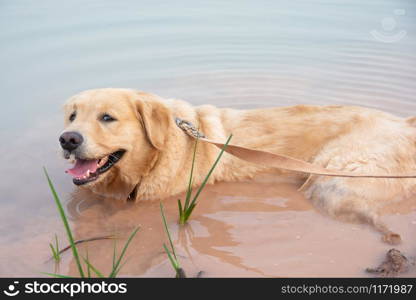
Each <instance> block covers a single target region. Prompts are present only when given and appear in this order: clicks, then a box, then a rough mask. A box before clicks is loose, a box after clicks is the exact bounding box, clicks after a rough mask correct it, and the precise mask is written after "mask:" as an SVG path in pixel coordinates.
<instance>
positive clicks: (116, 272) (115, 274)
mask: <svg viewBox="0 0 416 300" xmlns="http://www.w3.org/2000/svg"><path fill="white" fill-rule="evenodd" d="M126 263H127V260H126V261H125V262H123V263H122V264H121V265H120V266H119V267H118V268H117V269H115V271H114V274H113V275H114V277H117V274H118V272H120V270H121V269H122V268H123V267H124V265H125V264H126Z"/></svg>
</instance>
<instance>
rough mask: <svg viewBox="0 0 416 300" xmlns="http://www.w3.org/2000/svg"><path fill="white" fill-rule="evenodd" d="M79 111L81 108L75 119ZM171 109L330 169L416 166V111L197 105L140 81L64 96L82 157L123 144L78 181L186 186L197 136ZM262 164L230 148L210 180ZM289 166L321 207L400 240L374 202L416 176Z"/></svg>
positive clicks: (98, 185)
mask: <svg viewBox="0 0 416 300" xmlns="http://www.w3.org/2000/svg"><path fill="white" fill-rule="evenodd" d="M73 111H76V112H77V117H76V119H75V120H74V121H73V122H70V121H69V120H68V119H69V115H70V114H71V113H72V112H73ZM102 113H110V114H111V115H113V116H115V117H116V118H117V121H116V122H112V123H110V124H102V123H101V122H100V121H99V120H98V116H99V114H102ZM174 117H179V118H182V119H185V120H188V121H190V122H192V123H194V124H195V125H196V126H198V127H199V129H200V131H201V132H203V133H204V134H205V135H206V136H208V137H209V138H212V139H215V140H223V141H225V140H226V138H227V137H228V136H229V135H230V134H231V133H232V134H233V140H232V142H233V143H234V144H237V145H241V146H246V147H250V148H255V149H261V150H267V151H271V152H275V153H279V154H285V155H290V156H292V157H295V158H299V159H302V160H305V161H309V162H312V163H315V164H318V165H322V166H325V167H328V168H330V169H339V170H348V171H356V172H362V173H370V172H375V173H378V172H384V173H389V172H392V173H404V172H410V171H411V170H413V169H414V166H415V165H416V161H415V159H416V145H415V142H416V129H415V127H416V118H409V119H407V120H406V119H402V118H399V117H395V116H393V115H391V114H388V113H384V112H381V111H377V110H373V109H368V108H362V107H351V106H306V105H299V106H292V107H278V108H268V109H253V110H235V109H226V108H224V109H220V108H217V107H214V106H211V105H202V106H198V107H194V106H192V105H190V104H189V103H187V102H184V101H181V100H176V99H163V98H161V97H158V96H156V95H152V94H148V93H144V92H139V91H135V90H129V89H99V90H89V91H85V92H82V93H80V94H78V95H76V96H74V97H72V98H71V99H69V100H68V102H67V103H66V105H65V120H66V121H65V122H66V123H65V125H66V128H65V130H68V131H78V132H79V133H81V134H82V135H83V136H84V140H85V142H84V144H83V146H82V147H81V148H80V149H79V150H78V151H79V153H80V154H82V155H83V156H84V157H86V158H99V157H101V156H104V155H106V154H108V153H111V152H114V151H116V150H118V149H125V150H127V152H126V154H125V156H124V157H123V159H122V160H121V161H119V162H118V163H117V164H116V165H115V166H114V167H113V168H112V169H111V170H110V171H109V172H107V173H105V174H103V175H102V176H100V178H99V179H98V180H97V181H95V182H92V183H90V184H87V185H86V186H83V187H82V188H87V189H90V190H92V191H93V192H95V193H98V194H101V195H104V196H106V197H113V198H120V199H126V198H127V197H128V196H129V194H130V193H131V192H132V191H133V190H134V189H135V187H137V193H136V194H135V198H136V199H135V200H152V199H162V198H165V197H168V196H171V195H175V194H178V193H181V192H183V191H184V190H185V189H186V186H187V181H188V176H189V170H190V164H191V156H192V149H193V146H194V141H193V140H191V139H190V138H189V137H187V136H186V135H185V134H184V133H183V132H182V131H181V130H180V129H179V128H178V127H177V126H176V125H175V123H174ZM218 151H219V150H218V149H217V148H216V147H214V146H212V145H209V144H204V143H200V144H199V146H198V151H197V158H196V167H195V181H194V184H195V186H197V185H199V184H200V183H201V182H202V180H203V178H204V176H205V174H206V173H207V171H208V170H209V168H210V167H211V165H212V163H213V161H214V160H215V158H216V156H217V155H218ZM263 171H271V169H269V168H268V167H266V166H259V165H253V164H250V163H247V162H245V161H242V160H240V159H237V158H235V157H232V156H230V155H229V154H225V155H224V156H223V158H222V160H221V161H220V164H219V165H218V166H217V168H216V170H215V172H214V173H213V176H212V177H211V179H210V183H213V182H215V181H236V180H242V179H247V178H252V177H254V176H255V175H256V174H257V173H259V172H263ZM274 171H276V172H280V171H279V170H274ZM293 175H295V176H298V177H299V179H302V180H304V184H303V186H302V188H301V190H302V191H303V193H304V194H305V195H306V196H307V197H308V198H309V199H310V200H311V201H312V202H313V203H314V204H315V206H316V207H317V208H318V209H320V210H321V211H323V212H325V213H327V214H329V215H331V216H333V217H337V218H341V219H344V220H346V221H359V222H366V223H369V224H371V225H373V226H374V227H375V228H376V229H377V230H379V231H380V232H382V233H383V240H384V241H385V242H387V243H391V244H395V243H398V242H400V236H399V235H398V234H396V233H393V232H391V231H390V230H389V229H388V228H387V227H386V226H385V225H384V224H383V223H381V222H380V221H379V219H378V210H379V209H380V208H381V207H383V206H384V205H386V204H388V203H391V202H392V201H396V200H399V199H401V198H403V197H408V196H410V195H411V193H413V192H414V189H415V183H416V180H414V179H363V178H333V177H323V176H309V177H308V176H305V175H302V174H293Z"/></svg>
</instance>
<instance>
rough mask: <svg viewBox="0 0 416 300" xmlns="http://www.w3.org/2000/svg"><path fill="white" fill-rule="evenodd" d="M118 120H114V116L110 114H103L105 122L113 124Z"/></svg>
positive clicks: (102, 119)
mask: <svg viewBox="0 0 416 300" xmlns="http://www.w3.org/2000/svg"><path fill="white" fill-rule="evenodd" d="M115 120H116V119H114V118H113V117H112V116H110V115H109V114H103V115H102V116H101V121H104V122H112V121H115Z"/></svg>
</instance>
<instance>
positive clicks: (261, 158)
mask: <svg viewBox="0 0 416 300" xmlns="http://www.w3.org/2000/svg"><path fill="white" fill-rule="evenodd" d="M175 122H176V125H177V126H178V127H179V128H180V129H182V130H183V131H184V132H185V133H186V134H187V135H189V136H190V137H192V138H194V139H197V140H199V141H202V142H205V143H209V144H212V145H215V146H217V147H218V148H220V149H223V148H224V147H225V150H224V151H225V152H228V153H229V154H231V155H234V156H235V157H238V158H240V159H242V160H245V161H248V162H251V163H255V164H259V165H266V166H268V167H275V168H279V169H284V170H288V171H295V172H301V173H306V174H314V175H321V176H332V177H361V178H416V173H415V174H408V173H407V174H359V173H353V172H348V171H339V170H330V169H326V168H324V167H320V166H317V165H314V164H311V163H308V162H306V161H303V160H299V159H296V158H293V157H290V156H285V155H280V154H275V153H271V152H267V151H261V150H255V149H250V148H246V147H241V146H237V145H233V144H228V145H227V146H226V145H225V144H224V143H221V142H218V141H214V140H210V139H208V138H207V137H206V136H205V135H204V134H202V133H201V132H199V131H198V130H197V129H196V128H195V126H194V125H193V124H192V123H190V122H188V121H185V120H182V119H180V118H175ZM415 155H416V154H415ZM415 172H416V171H415Z"/></svg>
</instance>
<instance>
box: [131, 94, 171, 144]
mask: <svg viewBox="0 0 416 300" xmlns="http://www.w3.org/2000/svg"><path fill="white" fill-rule="evenodd" d="M136 108H137V112H138V114H139V116H138V117H139V119H141V121H142V125H143V127H144V130H145V132H146V136H147V138H148V139H149V142H150V144H151V145H152V146H153V147H155V148H156V149H158V150H162V149H163V147H164V145H165V142H166V138H167V135H168V132H169V128H170V124H171V122H172V120H171V119H172V116H171V113H170V111H169V109H168V108H167V107H166V106H165V105H164V104H163V103H161V102H159V101H154V100H137V101H136Z"/></svg>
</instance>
